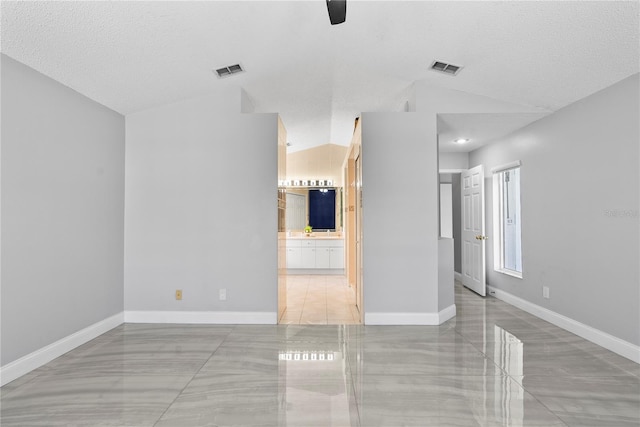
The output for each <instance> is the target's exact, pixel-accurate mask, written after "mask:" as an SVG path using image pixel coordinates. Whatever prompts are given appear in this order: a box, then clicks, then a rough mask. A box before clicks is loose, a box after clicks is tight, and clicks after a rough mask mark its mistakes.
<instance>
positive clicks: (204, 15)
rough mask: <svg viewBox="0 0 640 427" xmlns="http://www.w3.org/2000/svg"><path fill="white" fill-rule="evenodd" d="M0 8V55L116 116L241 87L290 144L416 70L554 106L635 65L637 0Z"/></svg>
mask: <svg viewBox="0 0 640 427" xmlns="http://www.w3.org/2000/svg"><path fill="white" fill-rule="evenodd" d="M1 8H2V21H1V24H2V28H1V37H2V38H1V48H2V52H3V53H5V54H7V55H9V56H11V57H13V58H15V59H17V60H18V61H21V62H23V63H25V64H27V65H29V66H31V67H32V68H34V69H36V70H38V71H40V72H42V73H43V74H45V75H48V76H50V77H52V78H54V79H55V80H58V81H60V82H61V83H63V84H65V85H67V86H69V87H71V88H73V89H75V90H77V91H78V92H80V93H82V94H84V95H86V96H88V97H90V98H92V99H94V100H95V101H97V102H100V103H102V104H104V105H106V106H108V107H110V108H112V109H114V110H116V111H118V112H120V113H122V114H125V115H126V114H129V113H132V112H136V111H140V110H143V109H146V108H151V107H154V106H158V105H162V104H167V103H171V102H175V101H178V100H182V99H186V98H190V97H195V96H200V95H202V94H203V93H207V92H212V91H215V90H217V89H219V88H222V87H227V86H229V85H233V86H239V87H242V88H244V89H245V91H246V92H247V93H248V94H249V96H250V98H251V99H252V101H253V103H254V104H255V107H256V111H257V112H279V113H280V114H281V115H282V117H283V120H284V122H285V124H286V126H287V130H288V135H289V139H290V142H291V143H292V146H291V147H290V151H296V150H302V149H306V148H309V147H313V146H316V145H322V144H327V143H333V144H339V145H347V144H348V143H349V140H350V137H351V134H352V132H353V120H354V118H355V117H356V116H358V115H359V114H360V112H362V111H401V110H402V109H403V107H404V104H405V101H406V100H407V98H408V96H409V92H410V91H411V85H412V84H413V82H415V81H418V80H426V81H428V82H429V83H430V84H433V85H437V86H442V87H447V88H452V89H456V90H460V91H465V92H469V93H473V94H478V95H484V96H488V97H492V98H495V99H499V100H503V101H508V102H513V103H517V104H521V105H526V106H536V107H541V108H544V109H546V110H552V111H553V110H557V109H558V108H561V107H563V106H565V105H567V104H569V103H571V102H574V101H576V100H578V99H581V98H583V97H585V96H587V95H589V94H591V93H594V92H596V91H598V90H601V89H603V88H605V87H607V86H609V85H611V84H613V83H615V82H617V81H620V80H622V79H623V78H625V77H627V76H629V75H631V74H633V73H637V72H638V71H639V60H638V45H639V40H638V12H639V11H638V2H637V1H620V2H616V1H585V2H582V1H571V2H569V1H522V2H521V1H498V2H490V1H470V2H462V1H357V0H350V1H349V2H348V7H347V21H346V23H344V24H341V25H337V26H331V25H330V24H329V20H328V16H327V11H326V4H325V1H324V0H310V1H295V2H294V1H256V2H250V1H229V2H224V1H198V2H196V1H177V2H133V1H116V2H102V1H95V2H94V1H79V2H75V1H60V2H49V1H32V2H12V1H3V2H2V4H1ZM433 60H443V61H447V62H450V63H453V64H457V65H462V66H464V68H463V69H462V71H461V72H460V73H459V75H458V76H456V77H452V76H449V75H444V74H439V73H436V72H434V71H430V70H429V66H430V65H431V62H432V61H433ZM236 63H240V64H242V66H243V67H244V68H245V69H246V72H245V73H240V74H237V75H235V76H233V77H231V78H227V79H218V78H217V77H216V75H215V74H214V73H213V72H212V70H214V69H216V68H220V67H223V66H226V65H231V64H236ZM461 119H462V117H458V118H456V119H453V118H450V120H449V125H450V126H454V125H455V124H456V123H458V124H459V123H460V121H461ZM473 124H474V125H475V122H474V123H473ZM463 125H465V124H463Z"/></svg>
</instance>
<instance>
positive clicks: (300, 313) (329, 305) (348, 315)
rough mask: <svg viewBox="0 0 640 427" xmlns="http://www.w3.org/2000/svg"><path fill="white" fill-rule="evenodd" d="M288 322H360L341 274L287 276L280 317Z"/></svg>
mask: <svg viewBox="0 0 640 427" xmlns="http://www.w3.org/2000/svg"><path fill="white" fill-rule="evenodd" d="M280 323H282V324H292V325H298V324H302V325H340V324H342V325H352V324H358V323H360V312H359V311H358V309H357V308H356V295H355V292H354V290H353V289H352V288H350V287H349V284H348V282H347V278H346V277H345V276H342V275H291V274H290V275H288V276H287V309H286V311H285V313H284V316H283V317H282V319H281V320H280Z"/></svg>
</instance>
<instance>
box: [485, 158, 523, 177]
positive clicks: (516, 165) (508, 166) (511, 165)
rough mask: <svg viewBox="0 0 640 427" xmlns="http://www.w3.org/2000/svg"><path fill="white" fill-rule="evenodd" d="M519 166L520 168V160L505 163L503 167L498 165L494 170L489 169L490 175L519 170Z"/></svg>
mask: <svg viewBox="0 0 640 427" xmlns="http://www.w3.org/2000/svg"><path fill="white" fill-rule="evenodd" d="M520 166H522V162H521V161H520V160H516V161H513V162H509V163H505V164H504V165H500V166H496V167H494V168H491V173H494V174H495V173H498V172H504V171H507V170H509V169H515V168H519V167H520Z"/></svg>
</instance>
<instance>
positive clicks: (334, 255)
mask: <svg viewBox="0 0 640 427" xmlns="http://www.w3.org/2000/svg"><path fill="white" fill-rule="evenodd" d="M329 258H330V260H329V268H344V248H331V249H330V257H329Z"/></svg>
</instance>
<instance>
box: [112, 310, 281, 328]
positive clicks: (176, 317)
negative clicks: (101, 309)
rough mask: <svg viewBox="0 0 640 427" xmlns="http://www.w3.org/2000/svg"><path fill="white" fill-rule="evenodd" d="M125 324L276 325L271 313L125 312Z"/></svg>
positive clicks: (276, 318) (274, 317) (274, 313)
mask: <svg viewBox="0 0 640 427" xmlns="http://www.w3.org/2000/svg"><path fill="white" fill-rule="evenodd" d="M124 321H125V323H183V324H209V325H217V324H222V325H275V324H277V323H278V313H277V312H275V311H274V312H270V311H255V312H248V311H125V312H124Z"/></svg>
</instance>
